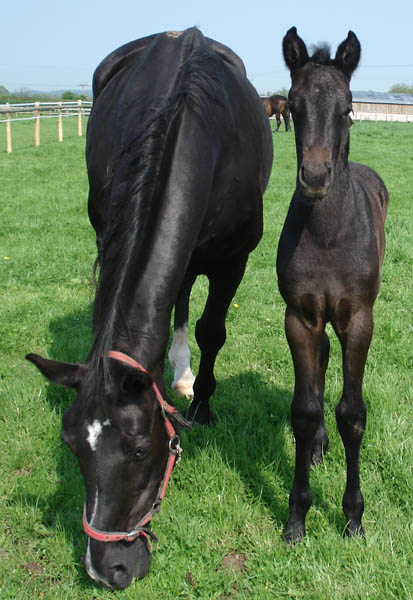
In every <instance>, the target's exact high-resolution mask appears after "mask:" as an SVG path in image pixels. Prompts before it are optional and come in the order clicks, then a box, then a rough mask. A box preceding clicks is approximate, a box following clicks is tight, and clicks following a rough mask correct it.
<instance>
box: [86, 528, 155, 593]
mask: <svg viewBox="0 0 413 600" xmlns="http://www.w3.org/2000/svg"><path fill="white" fill-rule="evenodd" d="M92 556H93V560H92ZM85 566H86V571H87V573H88V575H89V577H91V578H92V579H94V580H95V581H97V582H98V583H101V584H102V585H104V586H106V587H108V588H109V589H112V590H119V589H124V588H127V587H128V586H129V585H130V584H131V582H132V580H133V579H134V578H135V577H136V578H138V579H142V578H143V577H145V575H147V573H148V571H149V568H150V566H151V553H150V550H149V548H148V545H147V544H146V543H145V542H144V540H143V539H142V538H137V539H136V540H135V541H134V542H132V543H128V542H114V543H107V544H105V543H100V542H96V541H95V540H93V539H89V541H88V547H87V551H86V557H85Z"/></svg>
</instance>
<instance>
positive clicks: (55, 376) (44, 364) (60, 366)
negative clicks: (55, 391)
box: [26, 354, 87, 389]
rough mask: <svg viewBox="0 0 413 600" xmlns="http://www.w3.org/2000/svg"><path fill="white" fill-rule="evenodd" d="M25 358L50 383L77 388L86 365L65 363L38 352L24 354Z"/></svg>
mask: <svg viewBox="0 0 413 600" xmlns="http://www.w3.org/2000/svg"><path fill="white" fill-rule="evenodd" d="M26 358H27V360H29V361H30V362H32V363H33V364H34V365H36V367H37V368H38V369H39V371H40V372H41V373H43V375H44V376H45V377H47V379H49V380H50V381H51V382H52V383H56V384H57V385H64V386H65V387H71V388H76V389H77V388H78V387H79V386H80V384H81V383H82V381H83V379H84V377H85V374H86V369H87V367H86V365H85V364H82V363H75V364H73V363H65V362H60V361H58V360H49V359H48V358H43V357H42V356H39V355H38V354H26Z"/></svg>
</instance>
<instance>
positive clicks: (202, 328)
mask: <svg viewBox="0 0 413 600" xmlns="http://www.w3.org/2000/svg"><path fill="white" fill-rule="evenodd" d="M246 263H247V257H242V259H240V261H239V262H238V263H235V264H234V263H231V264H229V265H228V267H227V268H224V269H222V268H221V269H220V271H219V272H218V273H214V274H209V275H208V278H209V292H208V299H207V302H206V305H205V309H204V312H203V314H202V317H201V318H200V319H199V321H198V322H197V324H196V329H195V335H196V341H197V343H198V345H199V348H200V350H201V358H200V363H199V371H198V375H197V377H196V379H195V383H194V400H193V402H192V404H191V405H190V407H189V409H188V418H189V419H191V420H195V421H196V422H198V423H201V424H203V425H206V424H208V423H210V422H211V412H210V408H209V399H210V397H211V396H212V394H213V393H214V391H215V385H216V380H215V377H214V365H215V359H216V357H217V354H218V352H219V350H220V349H221V348H222V346H223V345H224V343H225V338H226V329H225V318H226V315H227V311H228V307H229V305H230V303H231V300H232V298H233V297H234V294H235V292H236V290H237V288H238V286H239V284H240V282H241V279H242V277H243V275H244V271H245V265H246Z"/></svg>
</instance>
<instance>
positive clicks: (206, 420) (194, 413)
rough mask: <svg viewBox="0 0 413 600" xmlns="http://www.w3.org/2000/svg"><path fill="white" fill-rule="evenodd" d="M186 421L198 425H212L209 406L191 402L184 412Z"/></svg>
mask: <svg viewBox="0 0 413 600" xmlns="http://www.w3.org/2000/svg"><path fill="white" fill-rule="evenodd" d="M186 418H187V419H188V421H191V422H194V423H198V425H212V415H211V411H210V409H209V406H203V405H202V404H194V403H193V402H192V404H191V405H190V407H189V408H188V410H187V412H186Z"/></svg>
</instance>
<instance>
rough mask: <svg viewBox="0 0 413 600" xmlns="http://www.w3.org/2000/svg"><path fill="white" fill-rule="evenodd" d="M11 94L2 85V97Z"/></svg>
mask: <svg viewBox="0 0 413 600" xmlns="http://www.w3.org/2000/svg"><path fill="white" fill-rule="evenodd" d="M9 93H10V92H9V90H8V89H7V88H6V87H4V85H0V96H8V95H9Z"/></svg>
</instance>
